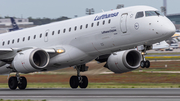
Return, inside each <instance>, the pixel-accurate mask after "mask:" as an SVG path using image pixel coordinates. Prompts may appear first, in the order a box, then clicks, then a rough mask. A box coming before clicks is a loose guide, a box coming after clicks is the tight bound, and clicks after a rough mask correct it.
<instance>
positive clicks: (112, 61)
mask: <svg viewBox="0 0 180 101" xmlns="http://www.w3.org/2000/svg"><path fill="white" fill-rule="evenodd" d="M141 60H142V57H141V54H140V53H139V52H138V51H136V50H126V51H121V52H117V53H113V54H111V55H110V56H109V58H108V60H107V63H106V65H105V67H107V68H108V69H109V70H111V71H113V72H114V73H124V72H128V71H132V70H135V69H137V68H138V67H139V66H140V62H141Z"/></svg>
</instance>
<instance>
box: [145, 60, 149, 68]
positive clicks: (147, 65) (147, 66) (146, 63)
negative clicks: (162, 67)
mask: <svg viewBox="0 0 180 101" xmlns="http://www.w3.org/2000/svg"><path fill="white" fill-rule="evenodd" d="M145 65H146V68H149V67H150V62H149V60H146V61H145Z"/></svg>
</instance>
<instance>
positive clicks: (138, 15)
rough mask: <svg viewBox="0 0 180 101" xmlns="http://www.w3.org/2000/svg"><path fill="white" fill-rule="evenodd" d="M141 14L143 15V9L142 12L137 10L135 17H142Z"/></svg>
mask: <svg viewBox="0 0 180 101" xmlns="http://www.w3.org/2000/svg"><path fill="white" fill-rule="evenodd" d="M143 16H144V13H143V11H142V12H137V14H136V17H135V19H137V18H142V17H143Z"/></svg>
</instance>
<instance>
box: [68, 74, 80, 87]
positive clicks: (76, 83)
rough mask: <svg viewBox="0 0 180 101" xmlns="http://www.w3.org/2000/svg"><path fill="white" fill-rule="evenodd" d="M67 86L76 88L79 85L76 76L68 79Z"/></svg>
mask: <svg viewBox="0 0 180 101" xmlns="http://www.w3.org/2000/svg"><path fill="white" fill-rule="evenodd" d="M69 84H70V86H71V88H77V87H78V85H79V80H78V77H77V76H72V77H71V78H70V81H69Z"/></svg>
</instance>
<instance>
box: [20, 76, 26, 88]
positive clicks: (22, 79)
mask: <svg viewBox="0 0 180 101" xmlns="http://www.w3.org/2000/svg"><path fill="white" fill-rule="evenodd" d="M19 80H20V82H19V84H18V88H19V89H20V90H24V89H26V86H27V80H26V78H25V77H23V76H21V77H20V78H19Z"/></svg>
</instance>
